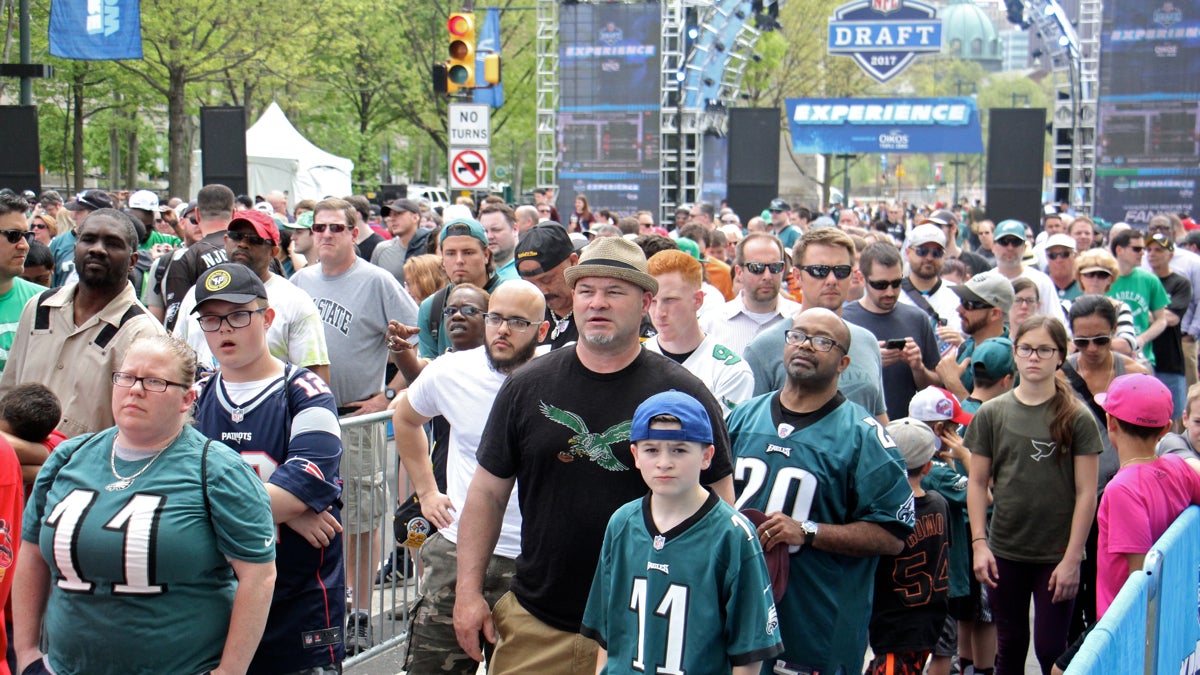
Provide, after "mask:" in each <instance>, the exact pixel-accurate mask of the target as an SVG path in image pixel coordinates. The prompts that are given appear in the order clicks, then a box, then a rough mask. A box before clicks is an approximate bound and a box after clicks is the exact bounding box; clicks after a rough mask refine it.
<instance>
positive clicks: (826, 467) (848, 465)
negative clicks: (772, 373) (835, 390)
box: [728, 392, 914, 673]
mask: <svg viewBox="0 0 1200 675" xmlns="http://www.w3.org/2000/svg"><path fill="white" fill-rule="evenodd" d="M728 423H729V438H730V442H731V443H732V446H733V453H734V456H735V458H736V460H735V466H734V472H733V478H734V485H735V490H736V492H737V508H738V509H739V510H740V509H758V510H759V511H762V512H763V513H767V514H770V513H773V512H776V511H781V512H783V514H784V515H786V516H788V517H790V518H792V519H793V520H797V521H803V520H813V521H816V522H817V523H832V524H835V525H845V524H847V523H852V522H858V521H865V522H871V523H876V524H877V525H880V526H881V527H883V528H885V529H887V530H888V531H889V532H891V533H892V534H894V535H896V536H897V537H905V536H908V534H909V533H910V532H912V528H913V525H914V501H913V493H912V488H910V487H909V485H908V474H907V472H906V471H905V469H904V462H903V460H901V458H900V453H899V452H898V450H897V449H896V443H895V441H893V440H892V438H891V436H889V435H888V434H887V431H886V430H885V429H884V428H883V425H881V424H880V423H879V422H878V420H876V419H875V417H874V416H872V415H871V413H869V412H867V409H866V408H863V407H862V406H860V405H858V404H857V403H854V402H852V401H848V400H846V399H845V398H844V397H843V396H842V395H841V394H838V395H836V396H835V397H834V398H833V399H832V400H830V401H829V402H828V403H827V404H825V405H824V406H823V407H821V408H820V409H818V410H816V411H813V412H812V413H808V414H807V415H804V416H803V419H802V421H795V423H792V422H785V421H784V418H783V413H782V410H781V408H780V405H779V392H773V393H770V394H763V395H762V396H759V397H757V398H753V399H750V400H749V401H746V402H745V403H742V404H740V405H738V407H736V408H734V409H733V413H731V414H730V416H729V420H728ZM818 536H820V535H818ZM789 550H790V553H791V565H790V566H789V568H788V584H787V590H786V591H785V592H784V595H783V598H782V599H781V600H780V601H779V602H778V603H776V607H777V608H778V610H779V628H780V632H781V635H782V637H783V646H784V654H783V656H782V657H781V658H782V659H783V660H784V661H786V662H788V663H790V664H797V665H801V666H807V667H810V668H814V669H817V670H820V671H821V672H822V673H825V672H829V673H834V672H837V669H838V667H839V666H840V667H842V668H844V669H845V671H846V672H848V673H854V672H859V670H860V669H861V668H862V660H863V654H864V653H865V652H866V648H867V625H868V623H869V621H870V618H871V596H872V589H873V588H874V584H875V567H876V563H877V561H878V558H876V557H867V558H862V557H855V556H847V555H838V554H836V553H829V552H826V551H822V550H819V549H816V548H810V547H806V546H805V547H791V549H789Z"/></svg>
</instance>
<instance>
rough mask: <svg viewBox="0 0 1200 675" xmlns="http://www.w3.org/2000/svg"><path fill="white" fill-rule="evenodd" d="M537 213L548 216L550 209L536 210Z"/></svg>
mask: <svg viewBox="0 0 1200 675" xmlns="http://www.w3.org/2000/svg"><path fill="white" fill-rule="evenodd" d="M537 212H538V213H546V214H549V213H550V209H538V210H537Z"/></svg>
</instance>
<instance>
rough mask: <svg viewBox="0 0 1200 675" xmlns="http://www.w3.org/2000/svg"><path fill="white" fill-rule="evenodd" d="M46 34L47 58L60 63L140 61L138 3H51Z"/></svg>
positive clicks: (103, 0)
mask: <svg viewBox="0 0 1200 675" xmlns="http://www.w3.org/2000/svg"><path fill="white" fill-rule="evenodd" d="M49 32H50V54H51V55H53V56H57V57H59V58H62V59H77V60H87V61H112V60H118V59H140V58H142V14H141V7H140V5H139V3H138V0H54V1H53V2H52V3H51V4H50V31H49Z"/></svg>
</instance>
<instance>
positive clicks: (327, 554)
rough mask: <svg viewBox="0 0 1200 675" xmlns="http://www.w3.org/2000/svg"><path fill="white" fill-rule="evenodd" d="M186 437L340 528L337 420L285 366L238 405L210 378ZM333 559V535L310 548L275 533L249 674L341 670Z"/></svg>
mask: <svg viewBox="0 0 1200 675" xmlns="http://www.w3.org/2000/svg"><path fill="white" fill-rule="evenodd" d="M196 428H197V429H199V430H200V431H201V432H202V433H203V434H204V435H206V436H208V437H209V438H212V439H214V440H220V441H221V442H223V443H225V444H226V445H229V446H230V447H232V448H233V449H234V450H237V451H238V452H239V453H241V456H242V459H243V460H244V461H245V462H246V463H247V464H249V465H250V466H251V467H252V468H253V469H254V470H255V472H257V473H258V477H259V478H260V479H262V481H263V483H265V484H268V485H275V486H277V487H279V488H282V489H283V490H285V491H287V492H289V493H290V494H292V495H294V496H295V497H296V498H297V499H299V500H300V501H302V502H304V503H305V504H307V505H308V507H309V508H311V509H313V510H314V511H317V512H321V511H325V510H326V509H330V508H332V512H333V515H334V516H335V517H336V518H337V519H338V521H339V522H340V521H341V503H340V501H339V497H340V496H341V491H342V479H341V475H340V474H339V470H338V466H339V464H340V463H341V459H342V440H341V433H340V427H339V426H338V421H337V411H336V408H335V407H334V401H333V394H332V393H331V392H330V391H329V387H328V386H327V385H326V384H325V382H324V381H322V380H321V378H319V377H317V376H316V375H315V374H313V373H312V372H311V371H309V370H307V369H305V368H300V367H297V366H293V365H291V364H287V366H286V367H285V370H284V375H283V376H282V377H280V378H279V379H277V380H276V381H274V382H272V383H271V384H270V385H268V386H267V387H266V389H264V390H263V391H262V392H260V393H259V394H258V395H257V396H255V397H254V398H253V399H251V400H250V401H247V402H245V403H243V404H242V405H240V406H238V405H234V404H233V403H232V402H231V401H230V400H229V397H228V395H227V394H226V391H225V386H224V381H223V380H222V379H221V375H220V373H218V374H216V375H214V376H213V377H212V378H210V379H209V380H208V383H207V384H206V385H205V387H204V391H203V392H202V393H201V394H200V398H199V399H198V400H197V402H196ZM222 439H224V440H222ZM342 558H343V554H342V537H341V535H340V534H338V535H335V536H334V538H333V541H331V542H330V544H329V546H327V547H325V548H323V549H318V548H313V547H312V546H311V545H310V544H309V543H308V542H307V541H306V540H305V539H304V538H303V537H302V536H300V535H299V534H297V533H296V532H294V531H293V530H292V529H291V528H289V527H288V526H287V525H280V526H279V527H278V534H277V543H276V556H275V566H276V574H277V578H276V580H275V594H274V597H273V598H272V599H271V613H270V616H269V617H268V618H267V626H266V630H265V632H264V633H263V639H262V642H261V643H260V644H259V647H258V652H257V653H256V654H255V656H254V661H253V662H252V663H251V664H250V672H251V673H289V672H294V671H297V670H305V669H307V668H313V667H315V666H320V665H327V664H331V663H339V662H341V660H342V659H343V658H344V655H345V652H344V648H343V644H342V640H341V628H342V626H343V625H344V615H345V585H346V577H345V570H344V568H343V565H342Z"/></svg>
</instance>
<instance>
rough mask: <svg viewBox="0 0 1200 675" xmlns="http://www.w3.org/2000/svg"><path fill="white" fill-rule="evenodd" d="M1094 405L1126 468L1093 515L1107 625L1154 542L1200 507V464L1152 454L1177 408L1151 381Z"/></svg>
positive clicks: (1070, 653) (1099, 605) (1064, 660)
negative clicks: (1192, 508)
mask: <svg viewBox="0 0 1200 675" xmlns="http://www.w3.org/2000/svg"><path fill="white" fill-rule="evenodd" d="M1192 389H1193V390H1195V389H1196V388H1195V387H1193V388H1192ZM1189 393H1191V392H1189ZM1095 398H1096V402H1097V403H1099V404H1100V406H1101V407H1102V408H1104V411H1105V412H1106V413H1107V418H1108V419H1107V426H1108V437H1109V439H1111V440H1112V443H1113V446H1114V447H1116V449H1117V456H1118V458H1119V459H1120V460H1121V468H1120V469H1118V470H1117V475H1116V476H1114V477H1113V479H1112V480H1111V481H1109V483H1108V487H1107V488H1105V490H1104V496H1103V497H1101V499H1100V508H1099V510H1098V511H1097V513H1096V520H1097V521H1098V522H1099V524H1100V536H1099V541H1098V544H1097V546H1096V549H1097V560H1096V572H1097V573H1096V616H1097V617H1103V616H1104V612H1105V611H1106V610H1108V607H1109V605H1111V604H1112V601H1113V599H1114V598H1116V596H1117V592H1118V591H1120V590H1121V586H1123V585H1124V584H1125V581H1126V580H1127V579H1128V578H1129V575H1130V573H1131V572H1133V571H1134V570H1137V569H1141V567H1142V563H1143V562H1144V561H1145V558H1146V554H1147V553H1148V552H1149V551H1150V547H1151V546H1153V545H1154V542H1155V541H1157V540H1158V538H1159V537H1161V536H1162V535H1163V533H1164V532H1166V531H1167V528H1168V527H1170V525H1171V523H1172V522H1174V521H1175V519H1176V518H1177V517H1179V514H1180V513H1183V510H1184V509H1186V508H1187V507H1188V506H1190V505H1192V504H1200V460H1196V459H1184V458H1182V457H1179V456H1177V455H1175V454H1171V453H1168V454H1165V455H1162V456H1157V455H1156V454H1155V450H1154V447H1155V444H1156V443H1157V442H1158V440H1159V439H1160V438H1162V437H1163V435H1164V434H1165V433H1166V432H1167V429H1169V428H1170V427H1171V423H1172V420H1171V414H1172V412H1173V401H1172V399H1171V392H1170V390H1169V389H1167V387H1166V386H1165V385H1164V384H1163V383H1162V382H1159V381H1158V379H1156V378H1155V377H1154V376H1152V375H1145V374H1140V373H1139V374H1130V375H1122V376H1120V377H1117V378H1116V379H1114V380H1113V381H1112V384H1110V385H1109V386H1108V391H1107V392H1105V393H1102V394H1096V397H1095ZM1188 398H1189V399H1191V398H1192V397H1191V396H1190V395H1189V397H1188ZM1188 405H1189V407H1190V406H1191V405H1192V402H1191V401H1190V400H1189V402H1188ZM1086 636H1087V633H1084V635H1083V636H1081V637H1080V638H1079V639H1078V640H1076V642H1075V643H1074V644H1073V645H1071V647H1070V648H1069V649H1068V650H1067V651H1066V653H1064V654H1063V655H1062V656H1061V657H1060V658H1059V659H1058V660H1057V661H1056V662H1055V664H1054V665H1055V672H1059V671H1062V670H1066V668H1067V666H1068V665H1069V664H1070V662H1071V659H1072V657H1074V655H1075V653H1076V652H1077V651H1078V650H1079V647H1080V646H1081V645H1082V644H1083V640H1084V639H1085V638H1086Z"/></svg>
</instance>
